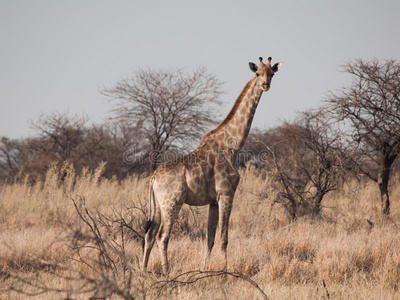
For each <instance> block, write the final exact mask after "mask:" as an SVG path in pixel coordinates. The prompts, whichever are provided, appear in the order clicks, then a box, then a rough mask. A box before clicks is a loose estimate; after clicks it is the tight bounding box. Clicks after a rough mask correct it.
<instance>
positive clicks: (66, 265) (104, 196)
mask: <svg viewBox="0 0 400 300" xmlns="http://www.w3.org/2000/svg"><path fill="white" fill-rule="evenodd" d="M102 169H103V166H99V168H98V169H97V170H96V171H95V172H89V171H84V172H83V173H82V174H75V172H74V170H73V169H71V168H70V167H69V166H62V167H56V166H53V167H51V168H50V170H49V171H48V173H47V176H46V179H45V180H44V181H43V182H38V183H36V184H34V185H30V184H29V183H28V180H24V179H17V180H16V182H15V183H9V184H3V185H2V186H0V224H1V227H0V298H1V299H25V298H26V297H27V296H29V295H30V296H34V297H35V298H38V299H60V298H69V299H88V298H90V297H109V298H111V299H119V298H124V297H125V298H126V299H133V298H138V299H158V298H161V299H262V297H263V296H262V293H261V292H260V290H259V289H257V288H256V287H255V285H253V284H252V283H250V282H249V281H246V280H244V279H251V280H252V281H253V282H254V283H256V284H257V285H258V287H259V288H260V289H261V290H262V291H264V293H265V294H266V295H268V297H269V299H328V298H329V299H399V298H400V292H399V288H400V286H399V284H400V247H399V245H400V230H399V227H400V201H399V199H400V188H399V187H398V186H399V184H400V182H399V181H400V180H399V178H393V180H392V188H391V197H392V198H391V199H392V208H391V216H390V218H386V219H382V217H381V214H380V205H379V191H378V188H377V186H376V184H374V183H371V182H368V181H366V182H358V181H356V180H349V182H347V183H345V184H344V186H343V188H342V189H341V190H340V191H337V192H333V193H331V194H330V195H328V196H327V198H326V199H325V200H324V201H323V205H324V208H323V210H322V213H321V216H320V217H318V218H313V219H312V218H309V217H303V218H300V219H299V220H297V221H295V222H290V220H289V219H288V218H287V215H286V213H285V211H284V209H283V208H282V207H280V206H279V205H278V204H275V205H273V204H272V199H274V193H275V191H273V190H270V189H269V184H268V183H269V178H268V176H267V175H266V174H264V173H262V172H261V171H257V170H255V169H252V168H248V169H246V170H242V171H241V175H242V179H241V182H240V185H239V187H238V191H237V194H236V196H235V201H234V207H233V211H232V215H231V222H230V231H229V244H228V272H230V273H231V274H233V275H235V274H236V275H237V274H241V275H243V277H242V278H237V277H234V276H232V275H230V274H228V275H227V276H212V275H213V274H212V273H203V274H201V273H190V274H187V275H183V276H182V277H179V278H177V280H173V279H174V277H175V276H178V275H180V274H182V273H186V272H189V271H194V270H203V263H204V251H205V248H206V224H207V223H206V219H207V209H206V208H189V207H188V206H184V208H183V211H182V212H181V214H180V217H179V220H178V222H177V224H176V225H175V227H174V230H173V236H172V238H171V241H170V245H169V258H170V264H171V271H170V274H169V276H168V277H166V276H162V275H161V274H160V268H161V265H160V259H159V255H158V249H157V246H155V247H154V249H153V252H152V255H151V257H150V265H149V273H142V272H141V271H140V264H141V259H142V239H141V237H142V236H143V234H144V228H143V227H144V222H145V219H146V214H147V213H148V190H147V182H148V178H146V177H130V178H128V179H125V180H124V181H122V182H118V181H117V180H107V179H104V178H102V177H101V173H102ZM134 231H136V232H134ZM217 246H218V243H217V244H216V247H215V248H214V253H213V256H212V258H211V265H210V269H213V270H219V269H220V268H221V266H222V264H223V259H222V257H221V255H218V251H217V250H218V249H216V248H217ZM190 276H191V277H190ZM207 276H211V277H207ZM204 277H206V278H204ZM130 296H131V298H129V297H130Z"/></svg>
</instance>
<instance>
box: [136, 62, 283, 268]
mask: <svg viewBox="0 0 400 300" xmlns="http://www.w3.org/2000/svg"><path fill="white" fill-rule="evenodd" d="M271 60H272V59H271V57H269V58H268V60H267V63H266V64H264V63H263V59H262V57H260V58H259V65H258V66H257V65H256V64H254V63H249V67H250V70H251V71H253V72H254V73H256V76H255V77H254V78H252V79H251V80H250V81H249V82H248V83H247V84H246V86H245V87H244V89H243V91H242V92H241V94H240V95H239V97H238V98H237V100H236V101H235V104H234V105H233V107H232V109H231V111H230V112H229V114H228V115H227V116H226V118H225V119H224V120H223V121H222V122H221V123H220V124H219V125H218V126H217V127H216V128H215V129H213V130H211V131H210V132H208V133H207V134H205V135H204V136H203V138H202V139H201V142H200V145H199V146H198V147H197V148H196V149H195V150H194V151H193V152H191V153H189V154H187V155H185V156H184V157H183V158H182V160H180V161H175V162H164V163H162V164H161V165H160V166H159V167H158V168H157V169H156V171H155V172H154V173H153V175H152V177H151V179H150V187H149V196H150V211H151V214H150V218H151V219H150V220H149V221H148V222H147V223H146V235H145V245H144V257H143V266H142V267H143V270H146V268H147V265H148V262H149V256H150V252H151V250H152V248H153V245H154V242H155V240H157V243H158V245H159V250H160V255H161V264H162V268H163V272H164V273H165V274H167V273H168V267H169V265H168V257H167V248H168V242H169V238H170V234H171V229H172V226H173V224H174V222H175V220H176V218H177V216H178V214H179V211H180V209H181V207H182V205H183V204H184V203H186V204H188V205H192V206H203V205H209V216H208V226H207V252H206V262H207V261H208V258H209V256H210V254H211V250H212V248H213V246H214V240H215V235H216V231H217V227H218V228H219V230H218V233H219V241H220V243H221V249H222V251H223V253H224V255H225V268H226V267H227V245H228V228H229V217H230V214H231V209H232V203H233V197H234V195H235V191H236V188H237V185H238V183H239V178H240V177H239V173H238V171H237V165H236V158H237V154H238V152H239V150H240V149H241V148H242V147H243V144H244V142H245V141H246V138H247V136H248V134H249V131H250V127H251V123H252V121H253V117H254V113H255V111H256V108H257V106H258V103H259V101H260V98H261V95H262V93H263V92H265V91H268V90H269V88H270V87H271V79H272V77H273V76H274V74H275V73H276V72H278V71H279V69H280V68H281V66H282V63H280V62H279V63H276V64H274V65H273V66H271Z"/></svg>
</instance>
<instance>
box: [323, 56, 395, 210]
mask: <svg viewBox="0 0 400 300" xmlns="http://www.w3.org/2000/svg"><path fill="white" fill-rule="evenodd" d="M344 71H346V72H347V73H349V74H351V75H352V76H353V82H352V84H351V85H350V86H348V87H344V88H342V89H340V90H339V91H337V92H332V93H331V94H330V96H329V98H328V99H327V100H326V102H327V104H328V107H327V110H328V111H330V112H331V114H332V117H333V118H334V119H336V120H337V121H339V122H341V123H342V124H343V126H342V127H343V131H344V134H346V136H347V137H348V139H349V143H350V142H352V143H355V146H354V147H353V150H357V151H354V153H356V156H355V159H353V162H354V165H355V166H356V170H357V172H358V173H362V174H365V175H367V176H368V177H369V178H371V179H372V180H374V181H375V182H377V183H378V185H379V189H380V193H381V203H382V213H383V214H385V215H387V214H389V213H390V201H389V192H388V184H389V179H390V173H391V169H392V166H393V163H394V162H395V160H396V158H397V156H398V155H399V152H400V98H399V95H400V64H399V63H397V62H396V61H395V60H386V61H384V62H380V61H378V60H377V59H373V60H371V61H365V60H361V59H360V60H356V61H354V62H349V63H347V64H346V65H345V66H344Z"/></svg>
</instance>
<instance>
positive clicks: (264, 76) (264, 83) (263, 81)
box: [249, 57, 282, 91]
mask: <svg viewBox="0 0 400 300" xmlns="http://www.w3.org/2000/svg"><path fill="white" fill-rule="evenodd" d="M259 59H260V65H259V66H258V67H257V65H256V64H255V63H252V62H251V63H249V67H250V70H251V71H253V72H254V73H256V76H257V84H259V85H260V86H261V88H262V89H263V91H268V90H269V88H270V87H271V80H272V77H274V74H275V73H276V72H278V71H279V69H280V68H281V66H282V63H281V62H278V63H276V64H274V65H273V66H271V60H272V58H271V57H268V61H267V63H266V64H264V63H263V58H262V57H260V58H259Z"/></svg>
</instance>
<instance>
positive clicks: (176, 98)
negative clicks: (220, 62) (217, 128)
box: [101, 68, 222, 171]
mask: <svg viewBox="0 0 400 300" xmlns="http://www.w3.org/2000/svg"><path fill="white" fill-rule="evenodd" d="M221 85H222V83H221V82H220V81H219V80H218V79H217V78H216V77H215V76H213V75H212V74H210V73H208V72H207V70H206V69H205V68H200V69H198V70H196V71H194V72H193V73H191V74H187V73H184V72H183V71H182V70H177V71H173V72H172V71H165V70H151V69H146V70H139V71H137V72H136V73H134V74H133V75H132V76H128V77H127V78H125V79H122V80H120V81H118V82H117V83H116V85H115V86H114V87H113V88H110V89H103V90H102V91H101V92H102V93H103V94H104V95H106V96H107V97H109V98H111V99H112V100H116V101H118V102H117V103H116V106H115V109H114V113H115V114H116V117H117V118H119V119H124V120H130V122H132V124H135V126H138V127H141V128H142V132H143V134H144V136H145V138H146V140H147V142H148V144H149V149H150V153H149V154H150V155H151V171H153V170H155V168H156V167H157V165H158V163H159V158H160V156H161V154H162V153H163V152H164V151H166V150H169V149H172V148H174V147H179V148H184V147H185V146H187V145H188V144H189V145H190V144H191V143H193V142H194V141H197V140H199V139H200V138H201V137H202V135H203V134H204V132H205V130H207V129H208V128H209V126H210V125H211V124H214V123H215V119H216V116H217V113H216V110H215V107H214V106H213V105H212V104H220V101H219V96H220V95H221V93H222V92H221Z"/></svg>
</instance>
